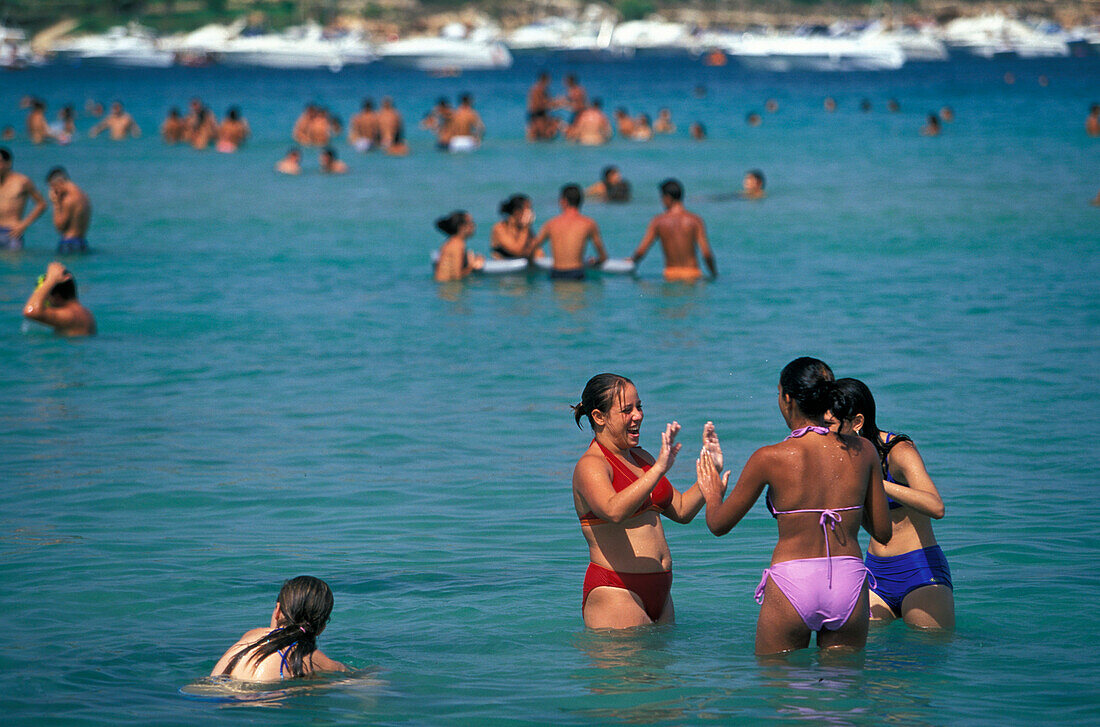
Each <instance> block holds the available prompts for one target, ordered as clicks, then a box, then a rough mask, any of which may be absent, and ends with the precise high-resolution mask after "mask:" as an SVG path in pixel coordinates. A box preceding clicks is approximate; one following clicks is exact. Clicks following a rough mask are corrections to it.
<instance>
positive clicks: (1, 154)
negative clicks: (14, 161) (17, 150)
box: [0, 146, 11, 162]
mask: <svg viewBox="0 0 1100 727" xmlns="http://www.w3.org/2000/svg"><path fill="white" fill-rule="evenodd" d="M0 159H3V160H4V161H6V162H10V161H11V149H9V148H7V147H6V146H0Z"/></svg>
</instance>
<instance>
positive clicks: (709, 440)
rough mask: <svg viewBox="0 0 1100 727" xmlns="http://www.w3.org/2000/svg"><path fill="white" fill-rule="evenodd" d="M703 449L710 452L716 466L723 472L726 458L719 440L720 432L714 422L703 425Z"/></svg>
mask: <svg viewBox="0 0 1100 727" xmlns="http://www.w3.org/2000/svg"><path fill="white" fill-rule="evenodd" d="M703 449H704V450H705V451H707V452H709V453H710V458H711V459H712V460H713V461H714V468H715V469H716V470H718V471H719V472H721V471H722V465H724V464H725V458H724V457H723V456H722V444H721V443H720V442H719V441H718V432H716V431H715V430H714V422H707V423H706V424H704V425H703Z"/></svg>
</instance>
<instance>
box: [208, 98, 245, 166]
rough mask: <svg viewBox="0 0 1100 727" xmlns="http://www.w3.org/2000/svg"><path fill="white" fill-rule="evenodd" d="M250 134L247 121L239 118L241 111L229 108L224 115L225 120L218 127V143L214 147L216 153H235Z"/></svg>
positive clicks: (237, 108)
mask: <svg viewBox="0 0 1100 727" xmlns="http://www.w3.org/2000/svg"><path fill="white" fill-rule="evenodd" d="M251 134H252V129H250V128H249V126H248V121H246V120H245V119H244V117H242V116H241V109H240V108H239V107H237V106H230V107H229V111H227V112H226V114H225V119H223V120H222V123H221V125H220V126H218V131H217V135H218V142H217V144H215V145H214V148H215V149H216V150H217V151H220V152H222V153H223V154H228V153H232V152H235V151H237V150H238V149H240V148H241V146H242V145H243V144H244V142H245V140H246V139H248V137H249V136H251Z"/></svg>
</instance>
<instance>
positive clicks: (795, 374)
mask: <svg viewBox="0 0 1100 727" xmlns="http://www.w3.org/2000/svg"><path fill="white" fill-rule="evenodd" d="M835 379H836V377H835V376H833V370H832V369H831V368H829V365H828V364H827V363H825V362H824V361H822V360H821V359H817V358H813V357H811V356H801V357H799V358H796V359H795V360H794V361H791V362H790V363H789V364H787V365H786V366H784V367H783V371H782V372H781V373H780V374H779V385H780V386H781V387H782V388H783V393H784V394H785V395H787V396H789V397H791V399H793V400H794V402H795V403H796V404H797V405H798V408H799V410H800V411H801V412H802V413H803V414H805V415H806V416H808V417H810V418H817V417H820V416H824V414H825V412H827V411H829V410H830V409H831V408H832V406H833V400H834V398H835V390H836V388H835V386H834V384H833V382H834V381H835Z"/></svg>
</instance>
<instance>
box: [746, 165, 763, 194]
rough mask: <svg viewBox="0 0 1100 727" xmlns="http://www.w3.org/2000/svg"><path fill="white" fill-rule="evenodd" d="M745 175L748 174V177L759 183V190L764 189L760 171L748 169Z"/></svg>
mask: <svg viewBox="0 0 1100 727" xmlns="http://www.w3.org/2000/svg"><path fill="white" fill-rule="evenodd" d="M745 174H748V175H749V176H750V177H752V178H753V179H755V180H756V181H758V182H760V189H763V188H764V172H762V171H760V170H759V169H750V170H749V171H747V172H745Z"/></svg>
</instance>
